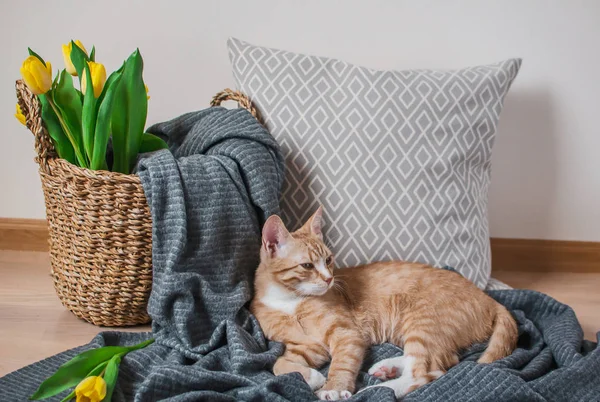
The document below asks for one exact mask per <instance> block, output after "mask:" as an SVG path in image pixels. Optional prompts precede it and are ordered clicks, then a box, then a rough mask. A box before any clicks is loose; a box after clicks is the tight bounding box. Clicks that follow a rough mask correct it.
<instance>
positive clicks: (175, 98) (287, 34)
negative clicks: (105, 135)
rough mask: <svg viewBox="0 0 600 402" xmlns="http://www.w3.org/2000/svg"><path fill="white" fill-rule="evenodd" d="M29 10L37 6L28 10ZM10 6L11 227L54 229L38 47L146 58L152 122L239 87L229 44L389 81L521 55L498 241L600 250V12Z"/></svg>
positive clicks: (499, 7)
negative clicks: (41, 173)
mask: <svg viewBox="0 0 600 402" xmlns="http://www.w3.org/2000/svg"><path fill="white" fill-rule="evenodd" d="M28 7H29V6H28ZM30 8H31V10H32V11H25V9H24V6H23V4H22V3H19V2H16V1H7V0H4V1H3V2H2V4H1V5H0V43H1V50H2V63H0V76H1V77H2V80H0V110H1V111H2V113H0V127H1V134H0V139H1V141H2V145H3V146H2V148H1V152H2V154H1V156H0V189H1V190H0V192H1V196H0V216H4V217H27V218H42V217H44V204H43V197H42V193H41V190H40V183H39V178H38V176H37V170H36V165H35V164H34V163H33V160H32V158H33V156H34V154H33V138H32V135H31V134H30V133H29V132H28V131H26V130H25V129H24V128H23V127H21V126H20V124H19V123H18V122H17V121H16V120H15V119H14V117H13V116H12V114H13V113H14V112H13V109H14V104H15V96H14V89H13V86H14V79H16V78H18V75H19V67H20V64H21V61H22V60H23V59H24V58H25V57H26V48H27V46H31V47H32V48H34V49H35V50H36V51H38V52H39V53H40V54H41V55H43V56H44V57H45V58H46V59H48V60H50V61H52V63H53V65H54V66H55V67H54V68H55V69H56V68H58V67H60V68H62V55H61V50H60V49H61V47H60V45H61V44H62V43H66V42H67V41H68V40H69V39H70V38H74V39H81V40H82V41H83V42H84V44H85V45H86V46H87V47H88V49H90V48H91V45H92V44H95V45H96V47H97V60H98V61H99V62H103V63H105V64H106V66H107V68H108V69H109V70H110V71H112V70H113V69H115V68H117V67H118V65H120V63H121V61H122V60H123V59H124V58H125V57H126V56H127V55H128V54H129V53H130V52H131V51H133V50H134V49H135V47H136V46H137V47H139V48H140V49H141V52H142V55H143V56H144V59H145V62H146V68H145V79H146V82H147V83H148V85H149V87H150V91H151V92H150V94H151V96H152V99H151V100H150V110H149V123H154V122H158V121H161V120H164V119H168V118H171V117H174V116H176V115H178V114H180V113H184V112H187V111H191V110H195V109H200V108H204V107H206V106H207V103H208V101H209V100H210V98H211V96H212V95H213V94H214V93H215V92H217V91H218V90H220V89H222V88H224V87H227V86H231V85H233V79H232V76H231V73H230V68H229V59H228V55H227V51H226V44H225V42H226V39H227V37H228V36H237V37H239V38H241V39H244V40H247V41H249V42H252V43H255V44H260V45H266V46H271V47H278V48H284V49H288V50H292V51H297V52H306V53H312V54H317V55H323V56H331V57H337V58H341V59H345V60H348V61H351V62H354V63H359V64H362V65H365V66H368V67H373V68H378V69H403V68H413V67H422V68H437V67H440V68H455V67H464V66H468V65H472V64H481V63H488V62H494V61H498V60H501V59H503V58H508V57H514V56H519V57H523V58H524V64H523V67H522V69H521V72H520V73H519V76H518V77H517V80H516V81H515V83H514V85H513V87H512V90H511V93H510V94H509V96H508V97H507V99H506V103H505V105H506V107H505V110H504V112H503V114H502V117H501V121H500V130H499V135H498V139H497V142H496V149H495V151H496V152H495V157H494V161H493V162H494V165H493V185H492V189H491V194H490V197H491V199H490V220H491V230H492V235H493V236H497V237H524V238H543V239H571V240H591V241H600V135H599V130H598V124H599V121H600V120H599V119H598V117H599V116H600V102H599V101H598V99H599V94H600V79H599V77H600V67H599V66H600V52H599V50H600V2H599V1H596V0H588V1H583V0H580V1H577V0H570V1H547V0H510V1H509V0H497V1H480V0H471V1H442V0H440V1H423V0H418V1H417V0H414V1H392V0H390V1H367V0H363V1H348V0H346V1H341V0H340V1H327V0H321V1H316V0H313V1H294V2H292V1H282V0H259V1H256V0H255V1H251V2H250V1H232V0H230V1H170V2H167V1H158V0H154V1H116V0H110V1H106V0H104V1H101V2H87V1H64V0H63V1H60V2H35V6H31V7H30Z"/></svg>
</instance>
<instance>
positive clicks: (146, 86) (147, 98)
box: [144, 84, 150, 100]
mask: <svg viewBox="0 0 600 402" xmlns="http://www.w3.org/2000/svg"><path fill="white" fill-rule="evenodd" d="M144 88H146V100H150V95H148V92H150V90H149V89H148V85H146V84H144Z"/></svg>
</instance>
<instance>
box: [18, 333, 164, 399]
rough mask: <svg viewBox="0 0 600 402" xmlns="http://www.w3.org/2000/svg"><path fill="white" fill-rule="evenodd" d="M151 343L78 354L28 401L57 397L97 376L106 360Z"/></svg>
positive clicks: (108, 347)
mask: <svg viewBox="0 0 600 402" xmlns="http://www.w3.org/2000/svg"><path fill="white" fill-rule="evenodd" d="M152 342H154V339H149V340H147V341H144V342H141V343H138V344H137V345H133V346H104V347H102V348H98V349H91V350H87V351H85V352H83V353H80V354H78V355H77V356H75V357H74V358H72V359H71V360H69V361H68V362H66V363H65V364H63V365H62V366H60V367H59V368H58V370H57V371H56V373H54V374H53V375H52V376H51V377H49V378H48V379H46V381H44V382H43V383H42V384H41V385H40V387H39V388H38V390H37V391H36V392H35V393H34V394H33V395H32V396H31V398H29V399H33V400H39V399H44V398H49V397H51V396H54V395H57V394H59V393H61V392H62V391H64V390H66V389H68V388H71V387H74V386H75V385H77V384H79V382H80V381H81V380H83V379H84V378H85V377H89V376H90V375H97V374H92V373H94V372H96V370H97V369H98V368H99V366H101V365H106V364H107V362H108V360H109V359H111V358H112V357H113V356H115V355H117V354H120V355H125V354H126V353H128V352H132V351H134V350H138V349H141V348H143V347H146V346H147V345H150V344H151V343H152ZM103 369H104V367H102V369H101V370H100V371H98V374H99V373H101V372H102V370H103ZM92 370H93V371H92Z"/></svg>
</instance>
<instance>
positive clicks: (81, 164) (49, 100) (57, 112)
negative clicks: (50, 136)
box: [46, 91, 87, 167]
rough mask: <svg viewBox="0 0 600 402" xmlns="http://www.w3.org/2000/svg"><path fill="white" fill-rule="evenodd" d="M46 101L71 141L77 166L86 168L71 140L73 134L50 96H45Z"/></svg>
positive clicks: (72, 139)
mask: <svg viewBox="0 0 600 402" xmlns="http://www.w3.org/2000/svg"><path fill="white" fill-rule="evenodd" d="M49 92H50V91H49ZM46 99H47V100H48V103H49V104H50V106H52V109H53V110H54V113H55V114H56V117H57V118H58V121H59V122H60V125H61V126H62V128H63V130H65V134H66V135H67V137H68V138H69V141H71V145H73V149H74V150H75V155H76V156H77V160H78V161H79V165H80V166H81V167H87V166H86V164H85V158H84V157H83V155H82V154H81V150H80V149H79V147H78V146H77V143H76V142H75V140H74V138H73V134H72V133H71V131H69V128H68V127H67V124H66V123H65V121H64V120H63V118H62V115H61V113H60V111H59V110H58V108H57V107H56V105H55V104H54V100H52V96H46Z"/></svg>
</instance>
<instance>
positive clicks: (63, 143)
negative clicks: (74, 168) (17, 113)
mask: <svg viewBox="0 0 600 402" xmlns="http://www.w3.org/2000/svg"><path fill="white" fill-rule="evenodd" d="M38 99H39V100H40V104H41V105H42V120H43V121H44V125H45V126H46V129H47V130H48V134H49V135H50V138H51V139H52V143H53V144H54V148H55V149H56V152H57V153H58V156H59V157H60V158H62V159H66V160H67V161H69V162H70V163H72V164H74V165H76V164H77V158H76V157H75V151H74V150H73V146H72V145H71V142H70V141H69V138H68V137H67V136H66V135H65V132H64V131H63V129H62V126H61V125H60V121H59V120H58V118H57V117H56V113H54V109H52V106H50V104H49V103H48V99H46V95H38Z"/></svg>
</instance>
